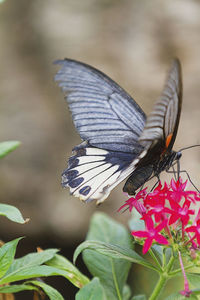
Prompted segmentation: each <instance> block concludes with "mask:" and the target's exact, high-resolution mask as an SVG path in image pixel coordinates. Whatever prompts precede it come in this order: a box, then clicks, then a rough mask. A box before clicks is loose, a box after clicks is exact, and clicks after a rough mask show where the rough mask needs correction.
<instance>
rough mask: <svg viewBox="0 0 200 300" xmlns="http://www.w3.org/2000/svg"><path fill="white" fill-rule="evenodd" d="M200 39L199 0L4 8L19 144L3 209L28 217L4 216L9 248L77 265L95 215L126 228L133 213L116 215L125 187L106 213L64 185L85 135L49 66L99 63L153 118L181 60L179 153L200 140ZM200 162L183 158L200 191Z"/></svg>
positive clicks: (7, 174) (1, 191) (1, 195)
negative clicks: (50, 253) (53, 254)
mask: <svg viewBox="0 0 200 300" xmlns="http://www.w3.org/2000/svg"><path fill="white" fill-rule="evenodd" d="M199 32H200V2H199V1H198V0H196V1H195V0H190V1H187V0H169V1H162V0H152V1H149V0H143V1H139V0H125V1H122V0H84V1H80V0H79V1H76V0H65V1H64V0H57V1H54V0H49V1H39V0H34V1H27V0H18V1H12V0H7V1H5V2H3V3H2V4H0V45H1V46H0V62H1V63H0V128H1V135H0V140H1V141H5V140H19V141H21V142H22V145H21V146H20V148H18V149H17V150H16V151H15V152H14V153H11V154H10V155H8V156H7V157H6V158H5V159H4V160H2V161H1V172H0V202H1V203H8V204H13V205H16V206H17V207H18V208H19V209H20V210H21V212H22V213H23V216H24V217H29V218H30V219H31V221H30V222H29V223H28V224H26V225H16V224H14V223H12V222H9V221H7V220H5V219H3V218H1V219H0V234H1V239H3V240H4V241H8V240H11V239H12V238H15V237H18V236H24V235H25V236H26V239H24V240H23V241H21V242H20V243H21V246H20V249H19V252H18V255H19V256H21V255H23V254H26V253H28V252H30V251H35V249H36V247H37V246H40V247H43V248H47V247H58V248H60V249H61V253H62V254H63V255H65V256H66V257H68V258H71V257H72V253H73V251H74V248H75V247H76V246H77V245H78V244H79V243H80V242H81V241H83V240H84V238H85V235H86V232H87V229H88V225H89V221H90V217H91V215H92V214H93V212H94V211H97V210H98V211H104V212H107V213H108V214H109V215H110V216H112V217H113V218H114V219H116V220H119V221H120V222H122V223H124V224H126V223H127V219H128V218H129V214H128V213H124V214H120V213H117V209H118V208H119V206H120V205H121V204H122V203H123V202H124V200H126V197H125V195H124V194H123V193H122V184H121V185H120V186H119V187H117V188H115V190H114V191H113V192H112V193H111V195H110V197H109V201H106V202H105V203H103V204H102V205H101V206H100V207H96V206H95V203H90V204H87V205H86V204H83V203H81V202H80V201H79V200H78V199H76V198H73V197H71V196H69V192H68V190H63V189H62V188H61V185H60V182H61V172H62V171H63V170H64V169H65V167H66V166H67V158H68V157H69V156H70V155H71V149H72V147H73V146H75V145H77V144H79V143H80V138H79V136H78V134H77V133H76V131H75V129H74V126H73V123H72V120H71V116H70V114H69V111H68V108H67V104H66V103H65V101H64V97H63V95H62V93H61V91H60V89H59V88H58V87H57V86H56V83H55V82H54V80H53V77H54V75H55V73H56V72H57V70H58V68H57V66H55V65H53V64H52V63H53V61H54V60H56V59H62V58H65V57H68V58H73V59H77V60H80V61H83V62H86V63H88V64H90V65H92V66H95V67H96V68H98V69H100V70H101V71H103V72H104V73H106V74H107V75H109V76H110V77H111V78H113V79H114V80H115V81H117V82H118V83H119V84H120V85H121V86H122V87H123V88H124V89H125V90H127V91H128V92H129V93H130V94H131V95H132V96H133V98H134V99H135V100H136V101H137V102H138V103H139V105H140V106H141V107H142V108H143V110H144V111H145V112H146V113H149V112H150V111H151V109H152V106H153V104H154V102H155V100H156V99H157V98H158V96H159V94H160V92H161V90H162V88H163V84H164V80H165V77H166V73H167V70H168V68H169V66H170V63H171V59H172V58H173V57H179V58H180V60H181V62H182V67H183V88H184V91H183V107H182V115H181V121H180V126H179V131H178V136H177V139H176V144H175V147H174V149H175V150H178V149H180V148H182V147H185V146H188V145H193V144H197V143H199V142H200V137H199V112H200V102H199V94H200V84H199V83H200V59H199V54H200V34H199ZM199 159H200V156H199V149H198V148H194V149H191V150H187V151H185V152H184V154H183V157H182V160H181V168H182V169H186V170H187V171H188V172H189V173H190V175H191V178H192V179H193V181H194V183H195V184H196V185H197V186H198V184H199V182H198V179H199V170H200V166H199ZM164 177H165V174H163V175H162V178H164ZM20 251H21V252H20ZM61 281H62V279H59V283H58V286H59V284H61V285H62V290H61V289H60V288H59V287H58V288H59V290H60V291H61V292H62V293H63V296H69V297H68V299H69V298H70V295H71V299H73V298H72V297H73V293H74V290H73V289H72V290H71V285H70V284H69V285H67V284H66V281H64V282H61ZM60 282H61V283H60ZM135 292H136V293H137V286H136V291H135ZM19 299H22V297H20V298H19ZM24 299H25V298H24ZM26 299H27V297H26Z"/></svg>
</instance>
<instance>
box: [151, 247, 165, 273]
mask: <svg viewBox="0 0 200 300" xmlns="http://www.w3.org/2000/svg"><path fill="white" fill-rule="evenodd" d="M149 254H150V255H151V257H152V258H153V260H154V262H155V263H156V265H157V266H158V268H159V270H160V271H161V270H162V268H161V265H160V263H159V261H158V259H157V257H156V256H155V254H154V253H153V251H152V250H151V249H149Z"/></svg>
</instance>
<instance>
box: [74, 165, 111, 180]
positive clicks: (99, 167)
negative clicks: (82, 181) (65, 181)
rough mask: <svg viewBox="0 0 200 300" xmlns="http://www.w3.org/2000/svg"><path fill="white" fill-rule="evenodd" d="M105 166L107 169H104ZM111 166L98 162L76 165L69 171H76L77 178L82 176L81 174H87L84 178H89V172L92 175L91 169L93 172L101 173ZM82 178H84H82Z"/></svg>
mask: <svg viewBox="0 0 200 300" xmlns="http://www.w3.org/2000/svg"><path fill="white" fill-rule="evenodd" d="M106 166H107V167H106ZM109 166H111V164H105V162H103V161H100V162H91V163H90V164H89V163H88V164H83V165H80V166H79V165H78V166H77V167H75V168H73V169H71V170H72V171H73V170H77V171H78V172H79V176H80V175H82V174H83V173H85V172H87V174H86V176H87V177H88V176H90V170H92V173H94V171H93V169H95V172H97V171H98V172H102V171H104V169H106V168H108V167H109ZM84 178H86V177H85V176H84Z"/></svg>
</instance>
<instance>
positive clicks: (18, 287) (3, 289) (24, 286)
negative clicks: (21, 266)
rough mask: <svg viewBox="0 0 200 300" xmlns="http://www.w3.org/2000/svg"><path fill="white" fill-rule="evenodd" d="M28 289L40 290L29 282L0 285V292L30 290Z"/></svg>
mask: <svg viewBox="0 0 200 300" xmlns="http://www.w3.org/2000/svg"><path fill="white" fill-rule="evenodd" d="M28 290H38V289H37V288H36V287H34V286H33V285H28V284H15V285H6V286H1V287H0V293H18V292H21V291H28Z"/></svg>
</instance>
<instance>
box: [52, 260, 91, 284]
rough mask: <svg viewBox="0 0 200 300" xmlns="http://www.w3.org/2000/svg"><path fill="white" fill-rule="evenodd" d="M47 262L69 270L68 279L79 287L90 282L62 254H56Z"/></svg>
mask: <svg viewBox="0 0 200 300" xmlns="http://www.w3.org/2000/svg"><path fill="white" fill-rule="evenodd" d="M46 264H47V265H48V266H51V267H55V268H58V269H61V270H64V271H67V272H68V273H69V276H68V278H67V279H68V280H69V281H71V283H72V284H74V285H75V286H76V287H78V288H81V287H83V286H84V285H86V284H87V283H89V282H90V280H89V279H88V278H87V277H86V276H85V275H83V274H82V273H81V272H80V271H79V270H78V269H77V268H76V267H75V266H74V265H73V264H72V263H71V262H70V261H69V260H67V259H66V258H65V257H63V256H62V255H59V254H56V255H55V256H54V257H53V258H52V259H51V260H49V261H47V262H46Z"/></svg>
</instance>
